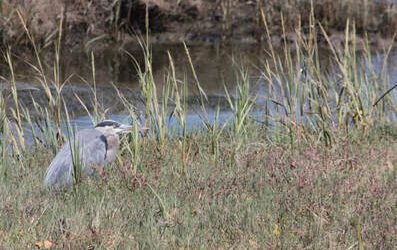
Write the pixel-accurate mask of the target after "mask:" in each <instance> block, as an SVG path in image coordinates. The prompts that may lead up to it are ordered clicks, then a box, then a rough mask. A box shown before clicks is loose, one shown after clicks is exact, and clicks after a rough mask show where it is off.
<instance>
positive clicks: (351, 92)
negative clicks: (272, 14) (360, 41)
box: [0, 8, 397, 249]
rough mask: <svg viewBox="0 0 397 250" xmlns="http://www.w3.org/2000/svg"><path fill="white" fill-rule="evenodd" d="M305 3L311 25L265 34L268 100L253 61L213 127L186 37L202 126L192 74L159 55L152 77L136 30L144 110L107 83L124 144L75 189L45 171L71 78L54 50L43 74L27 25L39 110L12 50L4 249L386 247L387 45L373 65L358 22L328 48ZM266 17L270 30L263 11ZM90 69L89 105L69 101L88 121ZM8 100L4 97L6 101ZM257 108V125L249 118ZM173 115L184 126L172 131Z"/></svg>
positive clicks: (392, 107)
mask: <svg viewBox="0 0 397 250" xmlns="http://www.w3.org/2000/svg"><path fill="white" fill-rule="evenodd" d="M313 13H314V10H313V8H312V10H311V19H310V20H311V21H310V22H311V24H313V25H311V26H310V27H311V29H310V30H309V32H308V33H304V32H303V31H302V30H301V29H300V28H299V26H298V28H297V30H296V34H297V37H298V39H297V40H296V41H295V42H294V44H293V46H288V44H287V43H288V41H286V40H285V41H284V48H283V51H282V53H281V54H280V53H276V51H275V49H274V48H273V47H272V45H271V43H269V46H268V48H267V52H268V53H267V54H268V55H270V58H269V59H266V60H264V61H263V64H262V65H259V66H258V68H259V69H260V73H261V79H260V80H262V81H265V82H266V84H267V86H268V92H267V93H266V96H265V97H264V99H265V100H264V101H265V103H266V104H267V105H266V107H265V108H266V109H265V110H262V107H258V105H256V100H257V96H256V95H255V94H254V93H253V91H252V85H253V84H254V83H255V82H254V81H252V79H251V77H250V75H249V73H248V71H246V70H244V67H240V70H238V71H236V75H237V77H236V82H237V85H236V91H235V92H233V91H230V90H228V89H226V88H225V98H226V100H227V101H228V104H229V108H230V110H231V113H232V114H233V117H232V119H230V120H229V121H228V122H226V123H224V124H220V123H219V114H220V111H219V110H220V107H218V109H217V111H216V114H215V121H214V122H213V123H210V122H209V118H208V114H209V113H208V112H209V111H208V109H207V107H206V104H207V101H208V99H207V95H206V93H205V91H204V90H203V89H202V88H201V85H200V81H199V76H198V75H197V74H196V72H195V69H194V64H193V61H194V58H191V57H190V53H189V49H188V47H187V45H186V44H184V51H183V52H184V53H185V54H186V56H187V59H188V61H189V68H190V69H191V71H192V72H191V73H192V74H193V77H194V83H193V84H194V85H193V86H194V88H196V92H197V93H198V95H199V100H200V101H199V102H200V107H201V115H200V117H201V119H202V123H203V124H204V125H205V129H204V130H198V129H197V130H193V131H191V132H188V130H187V127H188V124H187V123H188V120H187V114H188V112H190V111H189V107H188V105H187V98H188V97H189V86H191V85H189V83H188V81H187V77H186V76H185V77H182V78H180V76H177V75H176V73H175V72H176V70H175V64H174V61H173V57H172V54H171V53H168V58H169V68H168V71H167V73H166V74H165V75H164V78H163V80H162V81H161V82H156V81H155V78H154V76H153V69H152V60H153V58H152V54H151V49H150V44H149V43H148V41H149V40H148V38H147V39H146V41H143V39H140V40H139V41H140V42H141V48H142V53H143V54H144V58H145V61H144V63H143V65H141V64H139V63H138V62H137V60H135V58H134V57H133V55H131V54H128V52H127V56H129V57H130V58H131V60H132V61H133V62H134V63H135V64H134V66H135V69H136V72H137V76H138V80H139V83H140V91H141V96H142V101H143V105H144V109H143V110H142V111H143V112H142V113H143V114H142V116H143V117H142V119H141V115H140V110H138V108H137V107H135V106H134V105H133V103H132V100H128V98H126V97H125V96H124V95H123V93H122V92H121V91H120V90H118V89H117V88H116V87H115V88H116V91H117V93H118V97H119V99H120V100H121V102H122V103H123V105H124V107H125V110H126V111H127V112H128V114H129V116H130V119H131V122H132V124H133V130H132V132H131V134H130V135H129V138H126V139H128V140H124V139H123V140H122V146H121V150H120V151H121V153H120V156H119V157H118V160H117V161H116V162H115V163H114V164H112V166H111V168H110V170H109V172H110V173H109V179H108V180H94V179H87V180H86V181H84V182H83V181H80V180H81V178H83V177H82V176H80V175H78V173H80V171H79V170H78V169H74V171H75V175H74V178H75V185H74V189H73V191H70V192H68V191H66V192H58V193H54V192H48V191H47V190H45V189H44V188H43V185H42V180H43V175H44V173H45V170H46V168H47V166H48V165H49V164H50V162H51V159H52V158H53V157H54V155H55V154H56V152H58V150H59V146H60V145H61V144H62V142H63V138H64V136H65V135H64V134H65V132H64V131H65V130H63V129H62V124H65V123H66V126H67V128H68V129H67V130H66V132H68V131H69V134H66V137H71V136H72V133H71V131H72V130H71V127H69V126H70V117H69V113H68V111H67V105H66V104H65V103H64V100H63V99H62V93H61V92H62V88H63V86H64V84H65V83H66V82H67V79H61V78H60V72H61V71H62V69H61V68H60V64H59V60H60V58H59V56H56V57H55V58H56V59H55V62H54V71H53V73H52V76H51V77H48V76H47V75H46V74H45V71H44V68H43V66H42V62H41V60H40V53H39V52H38V50H37V48H36V47H35V45H34V39H33V37H32V36H30V34H29V31H28V29H27V27H26V25H24V27H25V29H26V32H27V35H28V37H29V38H30V40H31V42H32V44H33V45H32V46H33V48H34V51H35V54H36V61H37V62H36V63H37V65H38V66H35V65H33V63H30V65H31V67H33V68H34V69H35V70H36V73H37V75H36V77H37V78H38V80H39V82H40V83H41V86H42V89H43V90H44V93H45V96H46V97H47V99H48V106H41V105H40V104H38V103H37V102H33V110H36V111H38V112H36V113H38V116H31V113H30V112H31V111H30V109H29V108H27V107H23V105H21V104H20V102H19V100H18V91H17V89H16V85H15V79H14V73H13V64H12V57H11V53H7V54H6V60H7V62H8V65H9V68H10V69H9V71H10V75H9V77H8V79H9V80H8V82H9V83H10V84H9V85H8V88H7V89H6V91H5V92H4V93H3V92H2V93H1V99H0V106H1V107H0V108H1V110H0V118H1V120H0V121H1V124H0V125H1V127H0V128H1V137H0V142H1V146H2V147H1V148H2V152H1V153H2V158H1V162H0V169H1V171H0V174H1V176H0V178H1V182H0V199H1V200H2V201H3V203H2V204H1V205H0V242H1V243H0V247H4V248H6V249H8V248H27V247H28V248H32V247H33V246H34V244H35V242H37V241H42V240H50V241H52V242H54V243H55V244H56V247H57V248H65V249H66V248H69V249H76V248H83V247H85V248H87V247H88V248H111V249H112V248H128V247H130V248H156V249H157V248H199V247H204V248H218V247H227V248H287V249H290V248H314V249H324V248H346V249H347V248H352V247H355V246H359V247H368V248H375V249H377V248H386V249H387V248H392V246H395V245H396V240H395V237H394V233H393V232H394V226H395V214H396V213H395V201H396V196H395V194H394V192H391V191H390V190H395V188H396V184H395V175H396V167H395V166H396V164H397V159H396V154H395V150H394V149H395V148H396V146H397V145H396V144H397V137H396V134H397V132H396V131H397V128H396V126H395V124H393V120H390V117H392V116H393V114H395V112H396V103H395V101H396V100H395V93H394V92H392V85H391V84H390V83H389V81H388V78H387V73H386V65H387V56H388V54H389V53H390V49H388V50H387V51H385V53H384V58H385V59H384V65H383V68H382V70H381V71H380V73H379V72H376V71H375V70H374V67H373V65H372V62H371V50H370V48H369V46H368V45H367V47H366V49H365V51H364V56H362V55H359V54H358V52H357V49H356V47H355V46H356V39H355V32H356V30H355V26H354V25H351V24H350V22H347V25H346V27H347V28H346V30H345V33H346V34H345V37H346V41H345V43H344V44H343V45H344V46H343V47H337V46H335V45H334V44H332V42H331V41H330V39H329V37H328V35H327V33H326V32H325V30H324V29H322V28H321V26H320V27H319V28H316V25H314V24H315V23H316V21H315V18H314V14H313ZM261 16H262V22H263V26H264V29H265V32H266V33H267V37H268V38H269V40H270V37H271V33H270V31H269V29H268V23H267V21H266V20H267V18H266V16H265V14H264V13H263V12H261ZM21 22H22V23H24V21H23V19H22V18H21ZM283 22H284V21H283ZM61 23H62V22H61ZM61 26H62V25H60V27H61ZM283 27H284V26H283ZM283 29H284V32H286V29H285V28H283ZM319 34H321V35H322V36H324V37H325V39H326V40H327V41H328V43H329V46H330V48H329V49H330V50H331V52H332V53H331V54H332V57H331V60H332V62H333V63H335V69H334V70H335V74H327V72H325V71H323V69H322V68H321V66H320V63H319V55H318V54H319V53H320V52H319V46H318V44H317V39H316V37H317V36H319ZM59 36H61V35H59ZM58 41H60V39H59V40H58ZM56 44H58V45H56V46H55V52H54V53H55V54H56V55H59V54H60V53H59V47H57V46H59V42H58V43H56ZM358 56H361V58H360V59H362V58H364V63H360V62H363V60H358ZM91 67H92V73H93V79H92V84H91V86H92V91H93V100H92V102H93V107H94V110H93V111H91V110H89V109H88V108H87V106H86V105H85V104H84V100H82V99H81V98H79V97H78V96H76V98H78V100H79V101H80V102H81V104H82V105H83V106H84V107H85V109H86V111H87V113H88V115H90V117H91V118H92V121H93V123H95V122H96V121H97V120H98V119H102V118H103V117H105V116H106V109H103V107H101V104H100V101H99V98H97V96H96V80H95V76H96V71H95V58H94V57H93V56H92V57H91ZM335 76H337V77H335ZM49 79H52V80H49ZM87 83H88V81H87ZM393 96H394V97H393ZM9 98H11V100H12V102H11V104H13V106H10V107H7V104H8V103H9V102H8V99H9ZM7 110H11V113H10V115H9V114H8V113H7ZM62 110H66V112H63V111H62ZM258 110H259V112H263V116H264V119H265V120H264V121H265V122H263V123H262V122H261V121H259V123H258V120H255V119H253V118H252V116H251V114H252V112H253V111H255V112H257V111H258ZM170 119H175V120H176V121H177V124H178V125H179V128H180V130H178V131H171V130H170V129H169V127H168V124H169V120H170ZM385 124H387V126H386V125H385ZM388 124H390V125H388ZM13 127H16V128H17V130H13ZM25 127H28V128H29V129H30V130H31V131H32V133H33V137H34V139H33V140H34V145H33V146H30V147H25V146H26V145H25V144H24V145H23V147H21V146H20V145H18V144H21V143H22V142H24V141H25V140H24V134H23V132H22V131H23V128H25ZM37 129H38V131H37ZM146 129H148V131H146ZM142 130H144V131H146V132H145V133H142ZM18 131H19V132H18ZM73 146H74V145H71V147H73ZM10 147H11V149H12V150H9V149H10ZM9 152H13V153H14V154H9ZM78 153H79V150H75V154H74V159H75V163H76V164H75V165H76V167H79V166H80V165H79V161H78ZM39 155H40V157H38V156H39Z"/></svg>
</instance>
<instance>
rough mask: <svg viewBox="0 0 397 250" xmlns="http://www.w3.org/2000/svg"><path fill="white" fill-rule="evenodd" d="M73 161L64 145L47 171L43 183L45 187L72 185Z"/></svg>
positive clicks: (66, 145)
mask: <svg viewBox="0 0 397 250" xmlns="http://www.w3.org/2000/svg"><path fill="white" fill-rule="evenodd" d="M72 169H73V161H72V156H71V153H70V147H69V145H68V144H65V145H64V146H63V147H62V148H61V150H60V151H59V152H58V154H57V155H56V156H55V158H54V159H53V160H52V162H51V164H50V166H49V167H48V169H47V173H46V177H45V180H44V183H45V185H46V186H47V187H51V188H58V187H63V186H70V185H72V184H73V176H72Z"/></svg>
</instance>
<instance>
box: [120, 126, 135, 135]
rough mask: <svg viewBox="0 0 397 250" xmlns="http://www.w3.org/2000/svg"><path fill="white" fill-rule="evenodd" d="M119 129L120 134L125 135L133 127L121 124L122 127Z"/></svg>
mask: <svg viewBox="0 0 397 250" xmlns="http://www.w3.org/2000/svg"><path fill="white" fill-rule="evenodd" d="M118 129H119V132H118V133H119V134H125V133H128V132H130V131H131V129H132V126H130V125H125V124H121V126H120V127H118Z"/></svg>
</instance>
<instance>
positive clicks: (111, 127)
mask: <svg viewBox="0 0 397 250" xmlns="http://www.w3.org/2000/svg"><path fill="white" fill-rule="evenodd" d="M131 128H132V126H129V125H125V124H121V123H119V122H116V121H113V120H104V121H102V122H100V123H98V124H97V125H96V126H95V129H98V130H100V131H102V132H105V131H106V132H111V133H115V134H119V135H121V134H124V133H127V132H128V131H130V130H131Z"/></svg>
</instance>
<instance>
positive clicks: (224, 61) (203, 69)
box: [0, 45, 397, 129]
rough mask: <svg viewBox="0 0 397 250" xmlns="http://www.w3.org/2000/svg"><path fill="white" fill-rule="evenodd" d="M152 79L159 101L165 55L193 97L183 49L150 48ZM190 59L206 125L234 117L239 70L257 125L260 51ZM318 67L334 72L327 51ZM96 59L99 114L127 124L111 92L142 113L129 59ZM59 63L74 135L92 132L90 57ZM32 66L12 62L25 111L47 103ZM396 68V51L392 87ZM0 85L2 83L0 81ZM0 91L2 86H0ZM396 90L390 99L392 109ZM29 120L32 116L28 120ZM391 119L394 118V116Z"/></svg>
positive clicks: (200, 50)
mask: <svg viewBox="0 0 397 250" xmlns="http://www.w3.org/2000/svg"><path fill="white" fill-rule="evenodd" d="M123 49H125V50H128V51H129V53H131V54H132V55H133V56H134V58H136V60H137V61H138V62H139V64H141V65H143V56H142V55H143V54H142V51H141V49H140V48H139V47H126V48H123ZM152 50H153V75H154V78H155V80H156V83H158V94H159V95H161V89H162V86H161V83H162V82H163V80H164V75H165V73H166V72H167V70H168V69H169V58H168V54H167V52H169V53H170V54H171V56H172V58H173V61H174V63H175V69H176V75H177V78H178V79H181V80H183V79H187V81H188V82H189V84H190V87H189V97H190V98H192V99H194V98H195V97H196V96H197V94H198V93H197V91H196V88H195V87H194V77H193V74H192V72H191V69H190V66H189V62H188V59H187V56H186V54H185V51H184V48H183V46H157V45H156V46H153V48H152ZM189 51H190V56H191V58H192V60H193V64H194V67H195V70H196V73H197V76H198V78H199V81H200V84H201V86H202V87H203V89H204V91H205V92H206V93H207V95H208V97H209V107H208V109H207V111H208V116H209V121H210V122H212V121H214V119H215V109H216V107H217V106H218V105H220V108H221V112H220V117H219V120H220V122H221V123H224V122H226V121H228V120H231V119H232V116H233V114H232V113H231V111H230V109H229V108H228V103H227V101H226V99H225V94H224V93H225V90H224V89H225V87H226V88H227V89H229V90H230V91H231V93H234V89H235V86H236V85H235V83H236V82H235V79H236V72H237V70H238V69H240V68H241V67H242V66H244V67H245V68H246V69H247V70H248V71H249V74H250V77H251V81H252V83H253V94H255V95H256V96H257V101H256V104H257V106H256V110H255V112H254V113H253V114H252V115H253V116H255V118H257V119H258V120H261V119H262V111H261V110H260V107H261V106H263V105H264V103H265V102H264V97H265V96H266V89H267V83H266V82H265V81H264V80H263V79H262V80H261V78H260V72H261V70H262V69H263V67H264V62H265V60H266V59H268V58H269V57H268V54H267V53H266V50H265V49H264V48H261V47H260V46H256V45H235V46H199V47H190V48H189ZM320 54H321V58H320V61H321V64H322V67H323V68H324V70H325V71H328V72H333V69H332V65H331V61H330V57H331V54H330V52H329V51H328V50H327V49H321V53H320ZM94 56H95V81H96V84H97V91H98V99H99V101H100V102H101V103H102V105H103V107H104V109H108V113H107V116H108V118H110V119H114V120H118V121H121V122H128V119H129V117H128V115H127V112H126V110H125V109H124V106H123V105H122V103H121V102H120V100H119V98H118V96H117V93H116V91H114V87H113V86H112V85H111V84H114V85H115V86H117V88H119V89H120V90H121V92H123V93H124V94H125V95H126V96H127V98H128V99H129V100H132V102H133V103H134V105H136V106H137V108H138V109H140V110H142V109H143V103H142V101H141V100H140V97H139V83H138V79H137V75H136V70H135V66H134V64H133V61H132V60H131V58H130V57H129V56H128V55H127V54H126V53H125V51H124V50H122V49H120V48H118V47H114V46H112V47H109V48H104V49H103V50H100V51H96V52H94ZM383 57H384V55H383V53H374V54H373V59H372V61H373V62H372V63H373V65H374V66H375V68H374V70H375V71H376V72H380V71H381V69H382V62H383ZM42 58H43V64H44V66H45V68H46V74H47V75H49V76H50V75H51V74H52V65H53V62H54V58H53V53H47V54H43V57H42ZM62 58H63V60H62V61H61V68H62V69H63V70H62V71H61V77H62V79H67V82H66V85H65V87H64V97H65V100H66V102H67V105H68V110H69V112H71V117H72V120H71V122H72V124H73V125H74V126H76V127H77V128H78V129H82V128H87V127H91V126H92V123H91V120H90V118H89V117H88V115H87V113H86V112H85V110H84V108H83V107H82V105H81V104H80V102H79V101H78V100H77V98H76V97H75V95H78V96H79V97H80V98H81V99H82V100H91V98H92V93H91V89H90V84H91V86H92V83H93V77H92V69H91V61H90V60H91V54H90V53H86V52H84V51H75V52H68V51H65V52H64V54H63V57H62ZM27 62H29V63H32V64H34V65H37V63H36V62H35V60H34V57H32V56H24V57H23V58H22V57H17V56H15V57H14V68H15V72H16V78H17V81H18V84H17V86H18V89H19V96H20V98H21V100H22V101H23V102H24V105H26V106H29V105H32V101H31V98H30V96H33V97H34V98H35V100H36V101H37V102H38V103H40V104H41V105H47V103H46V98H45V95H44V93H43V91H42V90H40V84H39V83H38V82H37V81H36V79H35V78H34V77H33V76H34V71H33V69H32V67H31V66H29V64H28V63H27ZM396 62H397V49H394V50H392V51H391V53H390V56H389V67H388V69H387V71H388V75H389V78H390V82H391V83H396V82H397V68H396V67H394V64H395V63H396ZM0 75H3V76H4V75H7V67H6V65H4V63H3V64H1V63H0ZM0 82H1V81H0ZM1 86H2V88H3V89H4V88H5V86H6V84H5V83H4V81H3V83H2V85H1ZM396 92H397V89H396V90H394V91H393V93H391V94H392V95H393V97H394V99H395V100H396V102H395V103H397V94H396ZM190 103H195V104H192V105H191V106H190V109H189V113H188V117H187V124H188V127H189V129H196V128H200V127H201V128H202V127H203V122H202V119H201V118H200V115H199V114H198V112H197V110H199V106H198V104H197V102H194V101H191V102H190ZM86 104H87V105H88V109H90V110H92V106H90V102H87V103H86ZM33 115H34V114H33ZM393 116H394V118H393V119H396V117H395V116H396V115H395V114H393ZM169 126H170V128H171V129H177V128H178V125H177V122H176V120H175V119H170V120H169Z"/></svg>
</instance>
